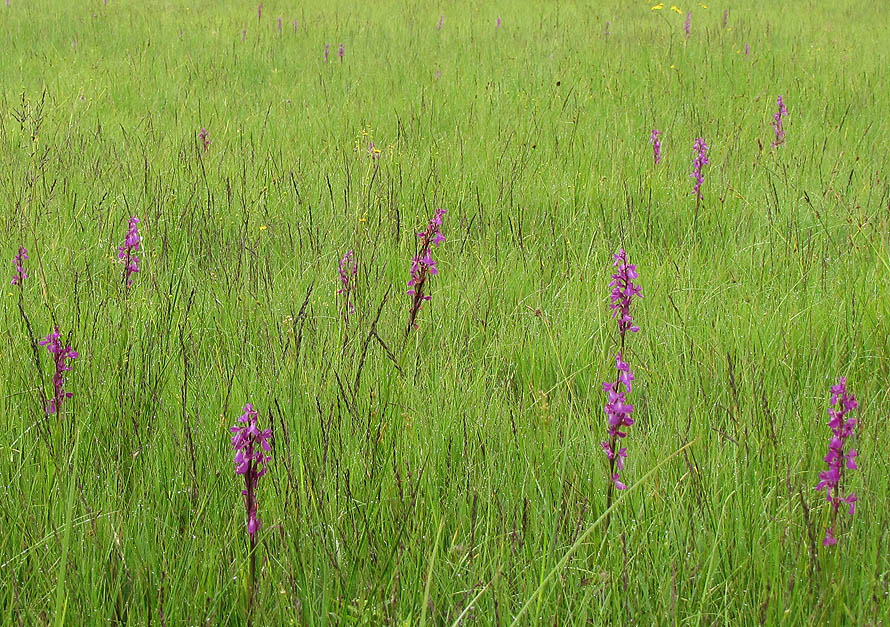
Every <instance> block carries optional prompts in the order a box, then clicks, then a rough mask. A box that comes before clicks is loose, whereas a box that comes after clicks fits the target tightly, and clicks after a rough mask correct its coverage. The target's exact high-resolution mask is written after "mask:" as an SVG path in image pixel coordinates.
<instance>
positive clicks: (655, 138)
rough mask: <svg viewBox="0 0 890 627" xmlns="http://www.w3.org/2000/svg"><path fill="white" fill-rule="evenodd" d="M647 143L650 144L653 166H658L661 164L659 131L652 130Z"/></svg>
mask: <svg viewBox="0 0 890 627" xmlns="http://www.w3.org/2000/svg"><path fill="white" fill-rule="evenodd" d="M649 143H650V144H652V159H653V160H654V161H655V165H658V164H659V163H661V131H659V130H658V129H657V128H653V129H652V134H651V135H650V136H649Z"/></svg>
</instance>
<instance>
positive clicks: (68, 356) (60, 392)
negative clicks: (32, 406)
mask: <svg viewBox="0 0 890 627" xmlns="http://www.w3.org/2000/svg"><path fill="white" fill-rule="evenodd" d="M61 338H62V334H61V332H60V331H59V327H58V326H56V327H54V328H53V332H52V333H50V334H49V335H47V336H46V337H45V338H44V339H42V340H40V342H38V344H40V345H41V346H45V347H46V350H47V351H49V353H50V354H51V355H52V356H53V364H54V365H55V372H54V374H53V379H52V382H53V396H52V398H51V399H50V401H49V404H48V405H47V407H46V413H47V415H50V414H55V413H56V412H58V411H59V409H60V408H61V406H62V403H63V402H64V401H66V400H68V399H69V398H71V397H72V396H74V394H72V393H71V392H67V391H65V374H64V373H66V372H70V371H71V363H70V362H71V361H73V360H75V359H77V358H78V357H79V355H78V353H77V351H75V350H74V349H72V348H71V346H70V345H65V346H62V340H61Z"/></svg>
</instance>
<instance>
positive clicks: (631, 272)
mask: <svg viewBox="0 0 890 627" xmlns="http://www.w3.org/2000/svg"><path fill="white" fill-rule="evenodd" d="M613 257H614V259H615V263H613V264H612V266H613V267H617V268H618V271H617V272H615V274H613V275H612V282H611V283H609V287H610V288H612V291H611V293H610V294H609V299H610V300H611V301H612V302H611V303H610V304H609V309H611V310H612V318H617V319H618V333H620V334H621V346H622V348H623V347H624V334H625V333H627V332H628V331H630V332H631V333H636V332H637V331H639V330H640V327H638V326H636V325H635V324H634V322H633V320H634V319H633V316H631V315H630V306H631V303H632V302H633V299H634V298H642V297H643V293H642V291H641V289H640V286H639V285H636V284H634V282H633V280H634V279H636V278H637V277H638V276H639V275H638V274H637V266H636V265H635V264H629V263H627V253H626V252H625V251H624V249H623V248H622V249H621V250H619V251H618V252H617V253H616V254H615V255H613Z"/></svg>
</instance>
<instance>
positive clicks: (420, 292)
mask: <svg viewBox="0 0 890 627" xmlns="http://www.w3.org/2000/svg"><path fill="white" fill-rule="evenodd" d="M445 213H446V211H445V209H436V214H435V215H434V216H433V217H432V218H431V219H430V223H429V224H428V225H427V227H426V230H425V231H421V232H420V233H418V234H417V237H418V238H420V251H419V252H418V254H416V255H415V256H414V258H413V259H412V260H411V278H410V280H409V281H408V291H407V294H408V296H411V297H412V299H411V313H410V315H409V319H408V329H407V331H405V334H406V335H407V334H408V333H410V332H411V329H416V328H417V323H416V319H417V314H418V313H419V312H420V307H421V305H423V303H424V301H428V300H430V299H431V298H432V296H430V295H429V294H425V293H424V288H425V287H426V282H427V279H428V278H429V277H430V276H434V275H436V274H439V269H438V268H437V267H436V260H435V259H433V254H432V249H431V246H435V247H438V246H439V245H440V244H441V243H442V242H444V241H445V236H444V235H442V231H441V230H440V227H441V226H442V217H443V216H444V215H445Z"/></svg>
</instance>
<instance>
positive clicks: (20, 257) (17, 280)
mask: <svg viewBox="0 0 890 627" xmlns="http://www.w3.org/2000/svg"><path fill="white" fill-rule="evenodd" d="M25 259H30V257H28V249H27V248H25V247H24V246H19V252H17V253H16V254H15V257H13V258H12V262H13V263H14V264H15V274H13V275H12V284H13V285H18V286H19V289H21V288H22V284H23V282H24V280H25V279H27V278H28V273H27V272H25V267H24V265H22V264H23V263H24V261H25Z"/></svg>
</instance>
